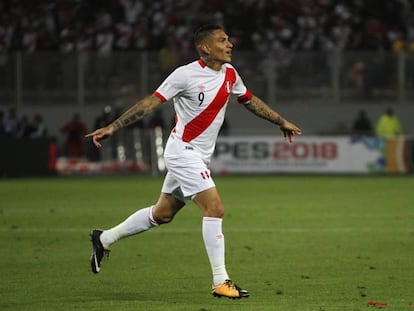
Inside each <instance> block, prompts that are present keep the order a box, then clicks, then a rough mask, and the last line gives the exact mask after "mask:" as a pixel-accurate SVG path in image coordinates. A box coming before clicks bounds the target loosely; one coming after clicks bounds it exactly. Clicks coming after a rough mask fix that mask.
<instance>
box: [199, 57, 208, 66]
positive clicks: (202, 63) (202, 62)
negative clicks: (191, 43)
mask: <svg viewBox="0 0 414 311" xmlns="http://www.w3.org/2000/svg"><path fill="white" fill-rule="evenodd" d="M198 63H199V64H200V66H201V68H205V67H206V66H207V64H206V63H205V62H204V60H203V59H202V58H200V59H199V60H198Z"/></svg>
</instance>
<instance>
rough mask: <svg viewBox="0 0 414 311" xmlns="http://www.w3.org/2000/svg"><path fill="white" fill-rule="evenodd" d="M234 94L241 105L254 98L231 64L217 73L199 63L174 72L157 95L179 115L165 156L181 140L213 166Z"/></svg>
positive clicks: (200, 61)
mask: <svg viewBox="0 0 414 311" xmlns="http://www.w3.org/2000/svg"><path fill="white" fill-rule="evenodd" d="M231 94H234V95H236V96H237V97H238V102H239V103H248V102H249V101H250V100H251V98H252V95H251V93H250V92H249V90H248V89H247V88H246V86H245V85H244V83H243V81H242V79H241V78H240V76H239V75H238V73H237V72H236V70H235V69H234V67H233V66H232V65H230V64H227V63H226V64H223V66H222V67H221V70H220V71H215V70H213V69H211V68H209V67H208V66H207V65H206V64H205V63H204V62H203V60H201V59H200V60H198V61H194V62H192V63H190V64H187V65H184V66H181V67H178V68H177V69H176V70H175V71H174V72H172V73H171V74H170V75H169V76H168V77H167V78H166V79H165V80H164V82H163V83H162V84H161V86H160V87H159V88H158V89H157V90H156V91H155V92H154V95H155V96H157V97H158V98H160V99H161V100H162V101H163V102H166V101H167V100H170V99H173V102H174V109H175V112H176V125H175V128H174V129H173V130H172V132H171V135H170V137H169V139H168V143H167V147H166V150H165V152H166V154H167V153H168V152H169V150H168V149H169V145H171V143H172V141H173V140H180V141H181V142H182V143H185V145H186V146H187V147H188V148H194V150H196V151H198V152H199V153H200V154H201V156H202V158H203V160H204V161H205V163H206V164H208V163H210V158H211V155H212V154H213V152H214V148H215V144H216V139H217V135H218V133H219V130H220V127H221V125H222V124H223V121H224V115H225V112H226V107H227V103H228V101H229V98H230V95H231ZM187 147H186V148H187Z"/></svg>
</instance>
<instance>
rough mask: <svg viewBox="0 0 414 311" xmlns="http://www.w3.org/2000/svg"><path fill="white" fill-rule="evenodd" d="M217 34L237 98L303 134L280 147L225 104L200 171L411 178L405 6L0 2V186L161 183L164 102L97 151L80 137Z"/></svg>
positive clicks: (265, 127)
mask: <svg viewBox="0 0 414 311" xmlns="http://www.w3.org/2000/svg"><path fill="white" fill-rule="evenodd" d="M205 23H215V24H220V25H222V26H223V27H224V28H225V29H226V31H227V32H228V34H229V35H230V37H231V41H232V42H233V44H234V52H233V64H234V65H235V66H236V69H237V70H238V72H239V73H240V75H241V76H242V78H243V80H244V82H245V84H246V85H247V87H248V88H249V89H250V90H251V91H252V92H253V93H254V94H255V95H257V96H259V97H261V98H262V99H264V100H265V101H266V102H267V103H268V104H269V105H270V106H272V107H273V108H274V109H276V110H277V111H278V112H280V113H281V114H282V115H283V116H285V117H286V118H287V119H289V120H291V121H293V122H294V123H296V124H297V125H299V126H300V127H301V128H302V129H303V132H304V135H303V137H301V138H300V139H298V141H297V143H295V144H293V145H288V144H285V143H284V142H283V140H282V139H281V137H280V133H279V131H278V130H277V129H276V130H275V128H274V126H273V125H271V124H268V123H266V122H264V121H263V120H260V119H258V118H257V117H254V116H253V115H251V114H250V113H248V112H247V111H246V110H245V109H243V108H242V107H240V106H239V105H238V104H237V101H235V100H234V99H232V100H231V101H230V104H229V106H228V108H227V120H226V123H225V124H224V126H223V130H222V132H221V135H220V138H219V141H218V145H217V152H216V154H215V157H214V159H213V164H212V170H213V171H215V172H216V173H221V174H231V173H234V174H237V173H278V172H286V173H362V174H367V173H368V174H369V173H398V174H402V173H403V174H405V173H411V172H412V171H413V170H414V148H413V145H414V142H413V139H412V134H413V133H414V122H412V119H413V117H414V103H413V100H414V88H413V86H414V6H413V3H412V1H408V0H383V1H378V0H364V1H362V0H342V1H339V0H337V1H335V0H267V1H265V0H262V1H260V0H244V1H242V0H234V1H224V0H210V1H191V0H163V1H156V0H100V1H98V0H95V1H94V0H89V1H81V0H61V1H36V0H30V1H29V0H26V1H25V0H20V1H19V0H0V114H1V115H0V121H1V124H0V125H1V127H0V146H1V156H0V157H1V158H0V177H18V176H39V175H56V174H58V175H68V174H108V173H121V172H126V173H130V172H138V173H143V174H154V175H157V174H160V173H162V172H164V170H165V167H164V165H163V161H162V152H163V145H164V142H165V140H166V137H168V133H169V131H170V130H171V129H172V128H173V126H174V122H173V119H174V112H173V107H172V104H171V103H167V104H166V105H164V106H163V107H162V109H160V110H159V111H158V112H157V113H154V114H153V115H151V116H148V117H147V118H145V119H144V120H143V121H142V122H140V123H138V124H136V125H134V126H133V127H131V128H129V129H127V130H125V131H121V132H120V133H117V135H116V136H115V137H113V139H112V140H110V141H107V142H106V143H105V146H104V148H103V149H101V150H97V149H96V148H95V147H94V146H93V145H92V144H91V142H90V141H88V140H85V139H84V138H83V136H84V134H85V133H87V132H89V131H92V130H94V129H96V128H99V127H102V126H104V125H106V124H108V123H109V122H111V121H113V120H114V119H115V118H116V117H118V116H119V115H120V113H122V111H124V110H126V109H127V108H128V107H130V106H131V105H133V104H134V103H135V102H136V100H137V99H140V98H141V97H143V96H145V95H148V94H151V93H152V92H153V91H154V90H155V89H156V88H157V87H158V85H159V84H160V83H161V82H162V81H163V79H164V78H165V77H166V76H167V75H168V74H169V73H170V72H171V71H172V70H173V69H174V68H176V67H177V66H179V65H181V64H185V63H187V62H190V61H193V60H195V59H197V57H198V56H197V54H196V53H195V51H194V48H193V43H192V36H193V32H194V30H195V29H196V28H197V27H198V26H199V25H201V24H205Z"/></svg>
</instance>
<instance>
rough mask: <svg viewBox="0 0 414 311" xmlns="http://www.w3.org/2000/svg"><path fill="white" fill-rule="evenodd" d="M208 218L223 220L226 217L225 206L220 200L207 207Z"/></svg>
mask: <svg viewBox="0 0 414 311" xmlns="http://www.w3.org/2000/svg"><path fill="white" fill-rule="evenodd" d="M206 216H208V217H217V218H223V217H224V206H223V204H222V203H221V201H220V200H218V201H216V202H212V203H211V204H209V206H208V207H207V215H206Z"/></svg>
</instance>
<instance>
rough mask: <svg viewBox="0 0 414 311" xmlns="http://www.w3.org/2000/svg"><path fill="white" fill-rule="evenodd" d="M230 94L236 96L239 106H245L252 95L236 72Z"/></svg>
mask: <svg viewBox="0 0 414 311" xmlns="http://www.w3.org/2000/svg"><path fill="white" fill-rule="evenodd" d="M232 93H233V94H234V95H236V96H237V101H238V102H239V103H240V104H247V103H249V102H250V100H251V99H252V93H251V92H250V91H249V90H248V89H247V87H246V85H245V84H244V82H243V80H242V78H241V77H240V75H239V73H238V72H237V71H236V83H235V84H234V87H233V91H232Z"/></svg>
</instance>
